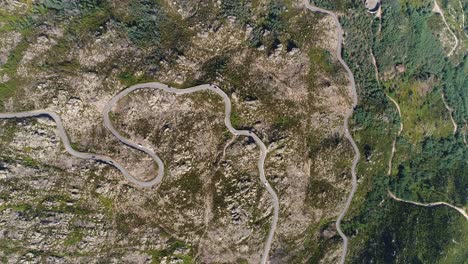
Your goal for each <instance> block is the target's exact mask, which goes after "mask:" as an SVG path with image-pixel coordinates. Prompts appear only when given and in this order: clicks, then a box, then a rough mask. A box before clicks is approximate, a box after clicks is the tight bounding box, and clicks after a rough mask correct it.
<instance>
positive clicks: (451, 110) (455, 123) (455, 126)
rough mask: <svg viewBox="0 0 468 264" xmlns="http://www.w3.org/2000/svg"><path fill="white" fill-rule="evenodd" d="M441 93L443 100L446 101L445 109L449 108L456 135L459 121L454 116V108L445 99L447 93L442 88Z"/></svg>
mask: <svg viewBox="0 0 468 264" xmlns="http://www.w3.org/2000/svg"><path fill="white" fill-rule="evenodd" d="M440 94H441V95H442V102H443V103H444V106H445V109H447V111H448V112H449V115H450V120H451V121H452V125H453V134H454V135H455V134H456V133H457V129H458V125H457V122H455V119H454V118H453V108H452V107H450V106H449V105H448V104H447V102H446V101H445V94H444V91H443V90H441V92H440Z"/></svg>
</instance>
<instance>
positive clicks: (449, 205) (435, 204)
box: [388, 191, 468, 220]
mask: <svg viewBox="0 0 468 264" xmlns="http://www.w3.org/2000/svg"><path fill="white" fill-rule="evenodd" d="M388 195H389V196H390V197H391V198H392V199H394V200H397V201H399V202H404V203H409V204H414V205H417V206H424V207H436V206H442V205H444V206H448V207H450V208H452V209H455V210H457V211H458V212H459V213H460V214H462V215H463V217H465V219H466V220H468V214H467V213H466V211H465V210H464V209H463V208H460V207H456V206H454V205H451V204H449V203H446V202H435V203H419V202H413V201H408V200H403V199H401V198H398V197H397V196H396V195H395V194H394V193H392V192H391V191H388Z"/></svg>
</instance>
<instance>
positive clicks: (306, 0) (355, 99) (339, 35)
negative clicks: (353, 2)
mask: <svg viewBox="0 0 468 264" xmlns="http://www.w3.org/2000/svg"><path fill="white" fill-rule="evenodd" d="M304 5H305V7H306V8H307V9H309V10H310V11H312V12H318V13H322V14H326V15H329V16H331V17H332V18H333V20H334V21H335V24H336V28H337V30H336V31H337V33H336V35H337V40H338V44H337V47H336V57H337V58H338V60H339V61H340V63H341V65H343V68H345V70H346V72H347V73H348V79H349V82H350V83H351V88H352V89H351V91H352V94H353V105H352V108H351V109H350V110H349V111H348V112H347V113H346V116H345V120H344V124H343V127H344V131H345V136H346V138H347V139H348V140H349V143H351V146H352V147H353V150H354V159H353V164H352V166H351V176H352V177H351V185H352V186H351V192H350V193H349V196H348V198H347V200H346V203H345V207H344V208H343V209H342V210H341V212H340V215H339V216H338V219H337V220H336V229H337V230H338V233H339V234H340V236H341V238H342V239H343V252H342V254H341V260H340V263H344V262H345V259H346V254H347V252H348V238H347V237H346V235H345V234H344V233H343V230H341V221H342V220H343V218H344V216H345V215H346V212H348V209H349V206H350V205H351V201H352V200H353V196H354V193H356V189H357V176H356V166H357V164H358V162H359V159H360V157H361V153H360V152H359V148H358V147H357V145H356V142H354V139H353V136H352V135H351V133H350V132H349V119H350V118H351V116H352V115H353V112H354V108H355V107H356V106H357V103H358V95H357V91H356V83H355V81H354V75H353V72H351V70H350V69H349V66H348V64H346V62H345V61H344V60H343V58H342V57H341V46H342V42H343V28H342V27H341V24H340V21H339V19H338V16H337V15H336V14H335V13H333V12H331V11H328V10H325V9H321V8H318V7H316V6H313V5H311V4H310V2H309V0H304Z"/></svg>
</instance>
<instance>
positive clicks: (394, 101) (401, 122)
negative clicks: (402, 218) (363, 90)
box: [370, 49, 403, 176]
mask: <svg viewBox="0 0 468 264" xmlns="http://www.w3.org/2000/svg"><path fill="white" fill-rule="evenodd" d="M370 54H371V58H372V64H373V65H374V69H375V79H376V80H377V82H379V83H380V78H379V68H378V67H377V61H376V60H375V57H374V53H373V52H372V49H371V50H370ZM385 96H387V98H388V99H390V101H391V102H392V103H393V104H394V105H395V107H396V109H397V110H398V116H400V129H399V130H398V134H397V135H396V137H395V139H394V140H393V142H392V153H391V154H390V159H389V160H388V171H387V175H388V176H390V175H392V163H393V157H394V156H395V152H396V141H397V139H398V137H399V136H400V135H401V132H403V118H402V116H401V109H400V105H399V104H398V102H397V101H396V100H395V99H393V98H392V97H390V95H388V94H387V93H385Z"/></svg>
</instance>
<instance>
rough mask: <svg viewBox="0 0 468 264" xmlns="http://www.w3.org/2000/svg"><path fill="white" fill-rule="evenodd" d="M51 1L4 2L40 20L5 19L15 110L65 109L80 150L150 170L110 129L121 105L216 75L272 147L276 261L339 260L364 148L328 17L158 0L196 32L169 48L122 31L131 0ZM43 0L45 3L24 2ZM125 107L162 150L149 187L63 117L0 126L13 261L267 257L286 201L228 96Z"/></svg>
mask: <svg viewBox="0 0 468 264" xmlns="http://www.w3.org/2000/svg"><path fill="white" fill-rule="evenodd" d="M45 2H47V3H42V2H40V1H39V2H33V3H31V2H24V3H23V2H17V1H1V2H0V10H1V12H2V14H4V13H5V14H11V15H15V14H17V15H18V16H20V17H23V18H25V17H28V16H29V17H30V20H31V21H34V22H32V23H37V25H36V24H34V27H32V28H28V26H25V27H26V28H24V27H23V28H22V27H21V26H18V24H20V25H21V23H19V22H21V21H19V22H18V21H16V20H15V18H9V19H10V20H8V19H0V67H1V70H0V76H1V79H0V81H1V82H0V83H1V84H0V85H1V86H0V89H1V91H2V92H1V95H0V101H1V103H0V109H1V110H2V111H5V112H6V111H24V110H32V109H48V110H52V111H55V112H57V113H59V114H60V115H61V116H62V118H63V122H64V125H65V127H66V130H67V132H68V134H69V136H70V139H71V141H72V142H73V144H74V147H75V148H76V149H79V150H81V151H87V152H93V153H101V154H105V155H109V156H111V157H112V158H114V159H116V160H117V161H119V162H121V164H123V165H124V166H125V167H126V168H127V169H128V170H129V171H130V172H131V173H132V174H133V175H136V177H138V178H139V179H142V180H145V179H151V178H152V177H154V176H155V174H156V169H157V168H156V165H155V164H153V162H152V160H151V158H150V157H148V156H145V155H144V154H142V153H140V152H138V151H135V150H132V149H130V148H128V147H126V146H124V145H123V144H121V143H120V142H118V141H117V140H116V139H115V138H114V137H113V136H112V135H111V134H110V133H109V132H108V131H107V130H105V128H104V126H103V124H102V114H101V113H102V110H103V107H104V105H105V104H106V102H107V101H108V100H109V99H110V98H111V97H112V96H113V95H114V94H116V93H117V92H118V91H120V90H122V89H123V88H125V87H127V86H129V85H131V84H133V83H137V82H144V81H150V80H155V81H159V82H165V83H168V84H172V85H176V86H179V87H180V88H184V87H188V86H191V85H193V84H198V83H214V84H216V85H218V86H219V87H220V88H221V89H223V90H224V91H226V93H228V94H229V95H230V97H231V100H232V102H233V109H234V113H233V115H232V117H231V119H232V122H233V125H234V126H236V127H238V128H246V129H251V130H253V131H255V132H256V133H257V134H258V135H259V136H260V137H261V139H262V140H263V141H264V142H265V144H266V145H267V147H268V151H269V153H268V156H267V159H266V164H265V171H266V176H267V179H268V180H269V181H270V183H271V184H272V185H273V187H274V188H275V190H276V192H277V194H278V196H279V199H280V217H279V222H278V223H279V224H278V229H277V231H276V234H275V238H274V241H273V246H272V251H271V252H270V256H271V257H270V259H271V262H272V263H302V262H306V261H308V260H309V261H310V260H317V261H318V260H320V261H321V262H323V263H335V262H336V261H337V259H338V258H339V253H340V246H341V240H340V239H339V236H338V235H337V234H336V229H335V226H334V220H335V219H336V216H337V214H338V212H339V208H341V207H342V205H343V203H344V199H345V197H346V193H347V190H348V187H349V179H350V173H349V165H350V162H351V158H352V151H351V148H350V146H349V145H348V143H347V141H346V140H345V139H344V138H343V131H342V129H341V128H342V127H341V124H342V122H343V117H344V114H345V112H346V110H347V109H348V108H349V106H350V105H351V100H350V98H349V94H350V91H349V89H350V88H349V87H348V84H347V81H346V78H345V74H344V72H343V70H342V69H341V68H340V66H339V65H340V64H339V63H338V62H337V60H336V58H334V57H333V55H332V54H333V52H332V50H333V49H334V47H335V45H336V43H335V42H336V40H334V38H333V36H334V32H333V31H334V27H333V25H332V22H331V21H330V20H329V19H328V18H326V17H324V16H321V15H317V14H313V13H311V12H307V11H305V10H303V9H302V7H301V6H300V5H299V3H289V2H286V3H282V2H275V3H277V4H278V3H279V4H278V6H275V5H273V4H272V3H269V2H266V1H258V2H257V1H255V3H254V4H249V5H250V6H248V8H251V9H252V13H249V14H248V17H247V18H243V16H241V14H237V16H236V15H235V14H232V13H230V12H231V11H229V10H231V9H229V8H226V5H227V4H228V3H231V2H230V1H218V2H205V1H170V2H169V1H168V2H167V3H165V2H158V3H157V4H155V5H156V6H157V8H156V7H151V8H152V10H153V9H154V10H162V11H159V12H164V13H165V14H166V15H167V17H169V18H168V21H172V22H174V21H176V22H177V23H180V24H181V25H184V26H186V29H185V30H186V31H187V32H185V31H184V32H178V31H177V30H179V29H177V28H175V31H176V33H174V34H183V35H180V36H175V37H174V38H171V37H168V38H169V39H170V40H172V41H179V42H184V41H187V43H179V42H178V44H170V45H172V47H173V46H177V48H178V49H180V50H181V51H170V52H165V50H164V47H153V46H145V45H140V44H138V42H135V41H134V40H132V38H131V35H128V32H131V31H126V30H125V28H123V24H125V23H127V21H129V20H131V19H132V18H131V17H129V16H131V12H136V11H134V10H135V8H136V7H133V4H131V3H130V2H129V1H123V0H122V1H117V2H118V3H116V4H115V5H113V4H112V2H109V3H107V2H105V4H103V6H99V5H98V7H96V10H94V9H93V10H92V11H86V12H85V11H83V10H82V9H80V8H82V7H81V6H79V5H78V7H77V8H78V10H79V11H76V12H77V13H76V12H75V11H73V10H74V9H73V8H75V6H74V5H72V7H71V9H70V10H71V11H70V10H69V11H70V12H75V13H73V14H74V15H75V17H67V18H63V17H61V16H60V13H59V12H61V11H60V10H62V9H59V8H58V7H55V6H52V7H51V5H48V3H49V2H53V1H45ZM72 2H73V1H72ZM84 2H86V1H84ZM89 2H92V3H94V2H93V1H89ZM141 2H142V3H143V4H147V3H146V2H145V1H141ZM149 2H151V1H149ZM225 2H226V3H225ZM54 3H55V2H54ZM155 3H156V2H155ZM41 4H43V5H41ZM244 4H245V3H244ZM83 5H85V4H83ZM135 5H136V4H135ZM149 5H151V4H149ZM38 6H39V7H40V6H42V7H43V8H44V10H42V11H40V12H39V11H38V13H35V12H33V11H25V10H34V8H37V7H38ZM228 7H229V6H228ZM66 8H67V7H65V9H64V10H65V11H64V12H65V13H66V12H68V11H67V9H66ZM158 8H159V9H158ZM57 10H58V11H57ZM226 10H227V11H226ZM272 10H273V11H272ZM62 11H63V10H62ZM41 12H43V13H42V14H41ZM80 12H81V13H80ZM99 12H103V13H104V15H102V14H100V13H99ZM276 12H278V14H277V13H276ZM20 14H21V15H20ZM44 14H45V15H44ZM43 16H45V17H43ZM47 16H49V17H47ZM80 16H81V17H80ZM101 16H102V17H101ZM272 17H273V18H272ZM201 18H203V19H201ZM80 19H81V21H82V23H81V24H78V25H77V24H76V23H77V21H80ZM243 19H246V20H247V22H245V21H244V20H243ZM268 19H271V20H272V21H266V22H265V20H268ZM25 20H26V19H25ZM89 20H92V21H91V22H89V24H90V25H86V27H84V24H86V23H85V22H87V21H89ZM94 20H97V21H98V22H99V23H95V21H94ZM284 21H287V23H286V22H284ZM168 23H169V22H168ZM174 23H175V22H174ZM262 23H263V24H262ZM268 23H270V24H271V23H277V24H280V26H278V28H279V29H277V28H276V26H275V25H270V24H268ZM265 25H266V26H265ZM159 30H160V31H161V32H159V33H158V32H157V33H158V34H161V35H162V36H167V35H168V34H170V33H172V32H170V31H169V32H168V31H165V30H164V29H159ZM259 30H260V35H259V36H260V41H257V42H255V41H254V40H252V39H254V38H256V37H257V35H258V34H259V33H258V32H259ZM256 34H257V35H256ZM162 42H164V41H162ZM178 45H180V47H179V46H178ZM161 50H163V51H161ZM159 51H161V52H159ZM158 52H159V53H158ZM161 53H163V55H161ZM111 117H112V120H113V121H114V124H115V126H116V127H117V128H118V130H119V131H121V132H122V133H123V134H124V135H126V136H128V137H129V138H131V139H132V140H134V141H135V142H138V143H139V144H142V145H145V146H149V147H151V148H152V149H153V150H154V151H155V152H156V153H158V155H159V156H160V157H161V158H162V160H163V161H164V163H165V166H166V172H165V173H166V175H165V178H164V180H163V182H162V183H161V185H160V186H155V187H153V188H150V189H141V188H137V187H135V186H132V185H131V184H129V183H128V182H127V181H126V180H125V179H124V178H123V177H122V175H120V173H119V171H117V170H116V169H114V168H112V167H109V166H107V165H105V164H99V163H95V162H91V161H83V160H78V159H76V158H73V157H71V156H70V155H68V154H67V153H66V152H65V150H64V149H63V146H62V144H61V142H60V140H59V138H58V137H57V136H56V134H55V132H54V128H55V126H54V123H53V122H52V121H51V120H48V119H45V118H41V119H38V120H33V119H28V120H16V121H15V120H10V121H0V136H1V141H0V146H1V151H0V245H1V248H3V249H4V250H2V251H1V252H0V258H1V259H2V261H3V262H6V263H17V262H28V263H42V262H47V263H76V262H80V263H81V262H90V263H99V262H111V263H121V262H125V263H192V262H196V263H258V262H259V260H260V254H261V253H262V248H263V242H264V240H265V238H266V234H267V231H268V228H269V223H270V220H271V210H272V207H271V201H270V199H269V196H268V194H267V192H266V191H265V189H264V188H263V186H262V184H261V183H260V181H259V175H258V171H257V167H256V161H257V155H258V149H257V148H256V146H255V144H253V142H252V141H250V140H249V139H248V138H245V137H232V136H231V135H230V134H229V133H228V132H227V130H226V128H225V126H224V124H223V105H222V102H221V101H220V99H219V98H218V97H216V96H215V95H213V94H210V93H208V92H202V93H199V94H194V95H187V96H175V95H171V94H167V93H164V92H148V91H142V92H135V93H133V94H131V95H130V96H128V97H127V98H125V99H124V100H122V101H120V102H119V104H118V106H117V107H115V109H114V111H113V113H112V116H111Z"/></svg>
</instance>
